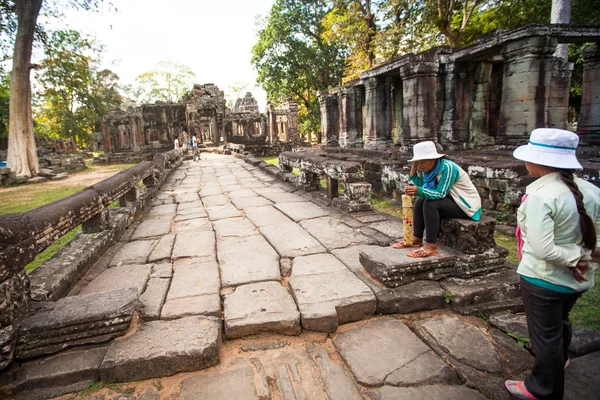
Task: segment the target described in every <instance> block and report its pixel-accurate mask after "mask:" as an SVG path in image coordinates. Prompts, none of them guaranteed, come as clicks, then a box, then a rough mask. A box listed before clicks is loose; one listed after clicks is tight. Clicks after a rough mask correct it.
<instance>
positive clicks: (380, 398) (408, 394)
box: [365, 385, 486, 400]
mask: <svg viewBox="0 0 600 400" xmlns="http://www.w3.org/2000/svg"><path fill="white" fill-rule="evenodd" d="M365 394H366V395H367V397H368V398H369V399H372V400H432V399H444V400H485V399H486V397H485V396H484V395H482V394H481V393H479V392H478V391H476V390H473V389H470V388H468V387H465V386H445V385H439V386H438V385H431V386H427V385H426V386H421V387H416V388H397V387H393V386H383V387H381V388H379V389H373V390H370V391H368V392H366V393H365Z"/></svg>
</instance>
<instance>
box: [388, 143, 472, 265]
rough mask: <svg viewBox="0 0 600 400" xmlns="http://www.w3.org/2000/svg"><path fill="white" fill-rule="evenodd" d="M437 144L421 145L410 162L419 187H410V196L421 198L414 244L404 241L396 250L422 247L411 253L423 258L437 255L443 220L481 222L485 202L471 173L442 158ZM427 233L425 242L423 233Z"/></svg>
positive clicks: (396, 245)
mask: <svg viewBox="0 0 600 400" xmlns="http://www.w3.org/2000/svg"><path fill="white" fill-rule="evenodd" d="M442 157H444V154H439V153H438V152H437V150H436V148H435V143H433V142H421V143H417V144H416V145H415V146H414V147H413V158H412V159H411V160H409V162H412V163H413V165H412V167H411V168H410V179H411V180H412V181H413V183H414V184H415V185H416V186H407V187H406V194H408V195H411V196H414V195H416V196H418V199H417V200H416V201H415V205H414V212H413V233H414V243H413V244H412V245H408V244H406V243H404V241H402V242H399V243H396V244H394V245H393V247H394V248H397V249H402V248H407V247H421V248H420V249H418V250H415V251H411V252H409V253H407V255H408V256H409V257H414V258H423V257H430V256H433V255H436V254H437V244H436V242H437V236H438V232H439V230H440V219H442V218H471V219H473V220H475V221H479V217H480V216H481V199H480V198H479V193H478V192H477V189H475V186H474V185H473V182H471V179H469V176H468V175H467V173H466V172H465V171H464V170H463V169H462V168H460V167H459V166H458V165H456V164H455V163H453V162H452V161H450V160H448V159H445V158H442ZM424 232H425V242H423V233H424Z"/></svg>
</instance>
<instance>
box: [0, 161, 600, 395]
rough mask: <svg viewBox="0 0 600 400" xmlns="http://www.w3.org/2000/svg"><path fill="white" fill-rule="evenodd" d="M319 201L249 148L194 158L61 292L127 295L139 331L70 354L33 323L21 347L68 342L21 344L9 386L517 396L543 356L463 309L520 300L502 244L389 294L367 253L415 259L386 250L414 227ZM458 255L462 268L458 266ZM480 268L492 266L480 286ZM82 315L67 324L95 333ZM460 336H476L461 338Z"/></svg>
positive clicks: (7, 375)
mask: <svg viewBox="0 0 600 400" xmlns="http://www.w3.org/2000/svg"><path fill="white" fill-rule="evenodd" d="M313 199H314V193H313V194H310V193H309V194H307V193H303V192H298V191H297V190H296V188H295V187H294V186H292V185H289V184H286V183H282V182H280V181H278V180H277V179H276V178H275V177H274V176H273V175H271V174H269V173H266V172H264V171H263V170H262V169H261V168H259V167H256V166H254V165H251V164H249V163H245V162H243V161H242V160H240V159H237V158H234V157H229V156H219V155H213V154H202V156H201V160H200V161H197V162H193V161H190V162H185V163H184V164H183V165H182V166H181V167H180V168H178V169H177V170H176V171H175V172H174V173H173V175H171V177H170V178H169V179H168V180H167V182H166V184H165V185H164V186H163V188H162V190H161V191H160V192H159V193H158V194H157V195H156V197H155V198H154V200H153V203H152V208H150V210H149V211H148V214H147V215H146V216H145V217H144V219H143V220H142V221H141V222H140V223H139V224H137V229H135V231H133V232H128V233H127V234H126V235H125V237H124V238H123V239H122V241H121V242H120V243H118V244H117V245H116V246H115V247H114V248H113V249H111V250H109V251H108V252H107V253H106V254H105V256H104V257H102V258H101V259H100V261H99V262H97V263H96V264H95V265H94V266H93V267H92V268H91V269H90V270H89V271H88V272H87V274H86V275H85V276H84V278H83V279H81V280H80V281H79V282H78V283H77V284H76V286H75V287H74V288H73V290H72V291H71V293H70V295H69V296H68V297H66V298H65V299H63V300H61V301H65V302H69V301H70V302H73V303H75V304H77V303H81V301H82V300H83V299H85V298H88V297H89V296H95V297H98V296H109V297H114V296H110V295H106V293H110V292H107V290H110V289H112V290H114V289H118V290H121V291H128V292H129V293H131V296H132V298H134V299H135V303H136V304H137V305H133V306H131V305H129V306H127V307H123V308H121V309H119V310H121V312H122V314H125V315H130V316H131V315H133V317H129V318H130V319H127V318H125V319H124V320H123V323H122V325H123V326H125V327H126V329H124V330H122V331H119V333H118V336H119V337H118V338H116V339H113V340H108V341H104V342H103V343H96V342H88V344H87V345H86V346H76V347H75V348H72V349H70V350H67V351H59V350H60V349H59V348H58V347H60V346H62V344H68V343H69V342H68V340H67V339H68V338H69V336H65V335H64V334H63V332H62V331H61V329H63V328H64V327H57V328H56V329H57V330H56V331H53V330H51V329H47V330H46V331H45V332H44V330H43V329H41V328H39V327H41V326H42V325H40V323H35V324H34V323H30V326H31V327H32V328H31V329H29V331H28V332H32V333H31V334H30V335H29V336H23V337H24V338H29V339H28V341H25V342H23V341H22V343H23V344H22V346H25V344H26V342H27V343H31V344H32V346H33V347H32V348H39V347H40V346H41V345H39V346H38V344H37V343H42V342H41V340H42V339H43V340H47V339H46V336H48V337H50V336H51V337H52V340H53V341H54V342H53V343H55V344H58V346H57V347H54V348H53V350H52V351H47V352H46V354H48V353H53V354H49V355H46V356H41V354H43V353H35V354H34V353H31V354H27V353H26V352H24V353H22V354H23V356H22V357H21V358H22V360H19V361H17V363H16V364H14V365H13V367H12V368H11V369H9V370H6V371H5V372H4V373H3V376H2V378H1V379H0V393H2V394H4V393H9V395H10V396H12V395H16V397H17V398H22V399H45V398H50V397H53V396H59V395H61V394H65V393H70V392H75V391H79V390H82V389H85V388H86V387H89V386H90V382H92V381H97V380H101V381H103V382H125V383H124V384H122V385H120V386H117V387H118V389H116V388H115V386H111V387H106V388H104V389H101V390H99V391H97V392H95V393H90V392H89V391H88V392H86V393H87V394H86V395H83V394H82V395H80V397H79V398H90V399H92V398H93V399H95V400H100V399H113V398H114V399H116V398H132V399H145V400H148V399H159V398H181V399H196V398H209V399H232V398H239V399H246V398H248V399H258V398H261V399H267V398H279V399H325V398H330V399H361V398H371V399H385V398H394V399H396V398H424V399H425V398H436V396H437V394H440V393H443V394H444V398H452V399H453V398H456V399H483V398H490V399H493V398H504V397H502V396H503V386H502V380H503V379H506V378H509V377H516V376H519V375H520V374H522V373H523V372H524V371H526V370H527V369H528V368H529V367H530V363H531V356H530V355H529V353H528V352H527V351H525V350H523V349H522V348H521V347H520V346H518V345H517V344H516V342H515V341H514V340H512V339H510V338H509V337H508V336H506V335H505V334H504V333H502V332H501V331H500V330H497V329H495V328H493V327H491V326H490V325H486V324H485V323H484V322H483V320H481V319H478V318H474V317H472V316H465V315H461V313H462V314H473V312H470V311H469V307H470V308H472V309H476V310H485V309H486V307H487V306H488V305H489V304H491V303H493V302H494V301H498V300H499V299H501V295H505V296H506V298H511V299H514V290H515V288H514V287H512V286H511V287H510V288H508V289H507V285H501V284H500V282H501V281H503V282H504V283H506V282H512V281H511V279H513V278H512V277H516V273H514V271H513V270H511V269H510V268H506V267H504V264H503V265H502V267H501V268H499V267H498V263H499V260H500V259H502V258H503V256H504V255H503V253H502V251H501V250H498V249H491V250H489V251H488V252H487V253H486V254H484V255H464V254H463V255H460V256H457V255H456V254H455V252H454V250H447V253H448V254H447V255H444V254H441V255H440V257H439V258H438V259H437V261H435V262H434V263H432V265H433V266H430V267H425V266H422V269H423V268H425V269H426V268H429V270H427V271H428V272H427V274H429V273H431V274H434V273H435V274H438V276H437V278H439V279H435V280H426V281H423V280H416V281H413V282H412V283H407V284H402V285H396V286H393V285H395V284H396V283H398V282H400V281H401V280H400V279H399V278H400V276H401V275H397V274H396V275H394V274H392V275H389V276H390V279H391V280H390V281H389V282H391V283H392V284H393V285H392V287H388V286H386V285H385V284H383V283H381V282H379V281H377V280H375V279H373V276H371V274H369V272H368V271H367V269H366V268H364V267H363V266H362V265H361V263H360V260H359V254H360V253H361V252H363V253H365V254H373V255H375V254H387V256H386V257H389V259H390V260H392V261H394V260H398V259H403V257H402V253H401V251H400V252H399V251H398V250H394V252H393V253H392V252H391V250H392V249H390V248H389V247H387V246H388V245H389V244H390V243H391V242H392V241H394V240H396V239H398V238H400V237H401V236H402V228H401V221H399V220H397V219H395V218H392V217H390V216H388V215H384V214H380V213H377V212H360V213H354V214H353V215H352V216H348V215H346V214H343V213H340V212H339V211H337V210H335V209H332V208H328V207H322V206H320V205H317V204H316V203H315V202H313V201H311V200H313ZM380 245H383V246H384V247H381V246H380ZM461 257H462V258H461ZM472 261H475V263H479V264H477V265H476V266H475V267H473V266H471V263H472ZM394 262H395V261H394ZM444 263H447V264H448V265H450V264H452V265H453V268H455V269H456V268H457V270H458V271H461V273H460V274H458V275H456V274H454V275H453V274H450V275H449V274H447V273H446V272H444V271H446V270H445V269H444V268H446V267H445V266H444V265H445V264H444ZM457 263H458V264H459V265H458V267H457ZM460 263H462V264H460ZM430 264H431V263H430ZM473 265H475V264H473ZM490 266H492V267H493V268H492V267H490ZM419 268H421V267H416V266H415V270H416V271H417V270H419ZM490 268H492V269H493V270H494V271H495V272H489V271H490ZM436 271H437V272H436ZM474 272H477V273H481V275H477V276H478V277H477V278H475V279H473V278H472V276H473V275H474ZM427 274H425V275H423V276H426V275H427ZM423 276H419V279H421V278H422V277H423ZM451 276H453V277H451ZM392 278H393V279H392ZM465 278H467V279H465ZM405 279H407V280H410V276H408V275H407V277H406V278H404V277H403V278H402V283H404V280H405ZM508 286H510V285H508ZM445 292H449V293H450V296H448V295H445ZM138 296H139V297H138ZM499 296H500V297H499ZM448 297H450V301H449V303H447V302H446V299H448ZM59 303H60V302H57V303H55V304H56V305H58V304H59ZM60 304H62V303H60ZM127 304H129V303H127ZM133 308H135V309H136V310H137V311H136V313H135V314H134V313H133ZM433 309H436V310H437V311H436V312H435V314H433V315H432V314H429V313H428V312H427V311H424V312H422V311H423V310H433ZM63 310H66V314H67V315H68V314H69V313H68V310H77V307H76V306H72V307H67V308H64V309H63ZM513 310H515V309H513ZM106 311H107V309H105V308H103V307H100V309H99V310H96V312H97V313H100V314H102V312H106ZM515 311H516V310H515ZM46 312H48V311H46ZM457 312H458V313H457ZM376 313H383V314H410V315H409V316H408V317H407V318H404V317H403V316H402V315H395V316H383V317H382V316H375V314H376ZM43 315H44V314H36V315H34V316H33V317H31V318H34V321H36V319H37V320H38V321H39V320H41V319H42V317H43ZM111 315H112V314H111ZM119 315H121V314H119ZM65 318H66V317H65ZM72 320H73V321H79V320H78V319H77V318H75V317H72ZM61 321H63V322H64V321H67V319H63V320H60V321H57V322H61ZM69 321H70V320H69ZM89 321H92V322H93V321H103V320H102V319H101V318H97V319H90V320H89ZM86 323H87V322H86ZM73 324H74V323H71V322H64V323H62V325H68V326H88V325H85V324H83V323H77V324H75V325H73ZM45 326H47V327H48V328H50V327H51V325H50V322H48V323H47V324H46V325H45ZM90 326H91V325H90ZM33 327H36V328H35V329H33ZM457 330H458V331H460V332H464V335H460V336H458V337H456V338H451V337H448V335H447V332H452V331H457ZM24 333H25V331H24ZM34 333H35V335H38V336H35V335H34ZM92 336H93V335H92ZM44 343H45V342H44ZM471 343H477V344H478V345H477V347H473V346H471ZM407 344H409V345H407ZM36 346H37V347H36ZM67 347H68V346H67ZM23 349H25V347H23ZM482 349H483V350H482ZM18 351H20V350H18ZM480 351H485V355H486V357H485V358H486V359H485V360H483V361H482V360H479V359H478V358H479V355H480V353H479V352H480ZM596 355H597V354H596V353H590V354H587V355H584V356H582V359H583V357H587V359H589V360H591V361H589V362H588V361H586V362H585V363H584V362H581V363H579V366H578V368H581V369H579V370H578V371H581V370H583V369H584V368H585V366H586V365H588V363H594V362H597V361H596V360H597V358H598V357H597V356H596ZM575 361H576V360H575ZM574 364H575V365H578V364H577V363H574ZM575 373H577V371H575V372H574V373H573V374H575ZM577 376H578V377H579V375H577ZM582 376H583V377H586V376H587V375H585V374H584V375H582ZM578 379H579V381H581V379H584V378H581V377H579V378H578ZM132 381H141V382H138V383H131V382H132ZM594 382H595V381H591V383H590V387H594V386H593V385H594V384H595V383H594ZM570 390H572V393H575V391H573V390H575V389H570ZM577 390H579V389H577ZM577 393H578V395H581V392H577ZM69 396H70V395H69ZM431 396H433V397H431ZM7 397H8V395H7ZM67 398H71V397H68V396H65V397H63V399H65V400H66V399H67ZM579 398H581V397H579Z"/></svg>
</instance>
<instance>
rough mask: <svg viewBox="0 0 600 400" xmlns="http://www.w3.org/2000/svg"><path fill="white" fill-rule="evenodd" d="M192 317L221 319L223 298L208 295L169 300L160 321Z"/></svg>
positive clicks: (162, 310) (163, 308) (216, 295)
mask: <svg viewBox="0 0 600 400" xmlns="http://www.w3.org/2000/svg"><path fill="white" fill-rule="evenodd" d="M192 315H204V316H213V317H219V318H220V317H221V297H220V296H219V295H218V294H206V295H201V296H193V297H182V298H179V299H173V300H168V301H167V302H165V304H164V306H163V307H162V309H161V313H160V319H161V320H170V319H177V318H183V317H189V316H192Z"/></svg>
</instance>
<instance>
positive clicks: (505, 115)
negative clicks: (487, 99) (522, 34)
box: [497, 36, 569, 145]
mask: <svg viewBox="0 0 600 400" xmlns="http://www.w3.org/2000/svg"><path fill="white" fill-rule="evenodd" d="M555 49H556V39H555V38H552V37H548V36H532V37H528V38H524V39H520V40H515V41H513V42H509V43H507V44H505V45H504V48H503V49H502V55H503V57H504V60H505V61H504V73H503V77H502V104H501V105H500V121H499V123H498V136H497V140H498V142H499V144H508V145H517V144H523V143H525V142H527V140H528V138H529V134H530V133H531V131H532V130H533V129H535V128H543V127H548V126H549V124H550V123H553V124H556V123H557V122H556V121H550V120H551V119H552V118H550V120H549V114H548V109H549V99H550V96H551V95H552V97H553V98H557V97H562V98H566V99H567V101H568V97H569V91H568V87H566V88H565V87H564V85H561V86H560V88H555V89H551V88H552V86H553V85H554V83H553V81H552V80H553V70H554V69H555V68H553V62H554V60H556V59H555V58H554V57H552V53H554V50H555ZM565 89H566V90H565ZM559 91H560V92H561V93H562V95H561V93H558V92H559ZM553 113H554V111H553Z"/></svg>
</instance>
